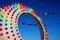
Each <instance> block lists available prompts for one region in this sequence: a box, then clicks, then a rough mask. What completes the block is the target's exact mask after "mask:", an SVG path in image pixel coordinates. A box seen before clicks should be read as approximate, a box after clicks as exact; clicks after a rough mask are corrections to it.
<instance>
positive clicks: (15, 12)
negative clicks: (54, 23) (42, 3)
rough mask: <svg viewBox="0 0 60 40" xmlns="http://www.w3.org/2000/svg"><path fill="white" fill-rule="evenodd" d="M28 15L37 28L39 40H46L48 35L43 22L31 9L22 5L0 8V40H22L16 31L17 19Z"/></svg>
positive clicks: (17, 30)
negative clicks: (22, 15)
mask: <svg viewBox="0 0 60 40" xmlns="http://www.w3.org/2000/svg"><path fill="white" fill-rule="evenodd" d="M27 13H29V14H30V15H32V17H33V18H34V19H35V21H36V22H37V24H38V26H39V30H40V33H41V34H40V35H41V40H48V33H47V30H46V27H45V24H44V22H43V20H42V19H41V18H40V17H39V16H38V13H37V12H36V11H35V10H33V9H32V8H29V7H27V6H26V5H24V4H22V3H17V4H12V5H5V6H3V8H0V40H24V39H23V38H22V37H21V35H20V32H19V29H18V23H17V22H18V18H19V16H20V15H21V14H27Z"/></svg>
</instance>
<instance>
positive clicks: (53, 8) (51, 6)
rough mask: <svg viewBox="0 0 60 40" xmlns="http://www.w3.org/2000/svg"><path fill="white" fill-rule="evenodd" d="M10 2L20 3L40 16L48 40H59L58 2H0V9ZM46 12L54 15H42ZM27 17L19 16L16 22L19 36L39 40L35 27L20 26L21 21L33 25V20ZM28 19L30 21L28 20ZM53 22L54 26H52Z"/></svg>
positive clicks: (59, 6)
mask: <svg viewBox="0 0 60 40" xmlns="http://www.w3.org/2000/svg"><path fill="white" fill-rule="evenodd" d="M12 2H13V3H15V2H21V3H24V4H26V5H27V6H30V7H32V8H33V9H35V10H36V11H37V12H38V13H39V14H40V15H41V16H40V17H41V18H42V19H43V20H44V22H45V24H46V27H47V31H48V37H49V40H60V30H59V29H60V1H59V0H0V6H1V7H2V5H5V4H7V3H12ZM47 11H49V12H54V13H55V14H54V15H53V14H49V15H46V16H45V15H42V14H43V13H45V12H47ZM27 15H28V14H27ZM27 15H21V16H20V17H19V20H18V24H19V25H18V26H19V30H20V31H21V35H22V36H23V38H24V39H25V40H40V38H39V30H38V27H37V26H34V27H30V26H28V25H25V26H24V25H22V24H21V22H22V21H25V22H26V23H35V21H34V20H33V18H32V17H31V16H29V15H28V16H27ZM22 18H23V19H22ZM29 18H30V19H31V20H29ZM26 20H28V21H26ZM32 20H33V21H32ZM54 22H55V23H56V24H52V23H54ZM20 26H21V27H20ZM26 36H27V37H26Z"/></svg>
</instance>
